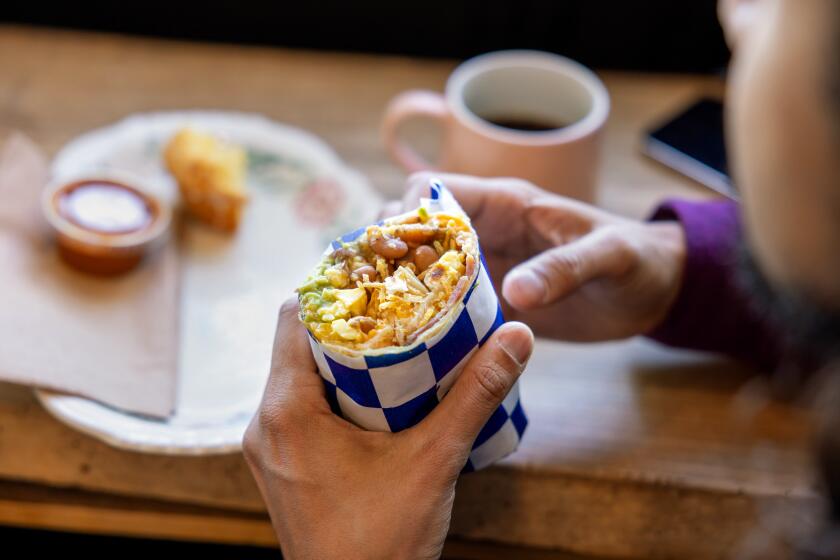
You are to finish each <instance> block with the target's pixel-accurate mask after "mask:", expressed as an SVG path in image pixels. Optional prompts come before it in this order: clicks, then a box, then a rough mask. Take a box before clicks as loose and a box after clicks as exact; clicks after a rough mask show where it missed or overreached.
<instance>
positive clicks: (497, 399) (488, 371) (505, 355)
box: [421, 322, 534, 450]
mask: <svg viewBox="0 0 840 560" xmlns="http://www.w3.org/2000/svg"><path fill="white" fill-rule="evenodd" d="M533 349H534V335H533V334H532V333H531V329H529V328H528V327H527V326H525V325H523V324H522V323H515V322H511V323H505V324H504V325H502V326H501V327H499V329H498V330H497V331H496V332H495V333H493V335H492V336H491V337H490V338H489V339H488V340H487V342H486V343H485V344H484V345H483V346H482V347H481V348H480V349H479V350H478V352H477V353H476V354H475V355H474V356H473V357H472V358H471V359H470V361H469V362H468V363H467V365H466V366H465V367H464V371H462V372H461V375H460V377H458V380H457V381H456V382H455V384H454V385H453V386H452V389H450V391H449V393H448V394H447V395H446V397H445V398H444V399H443V400H442V401H441V402H440V404H439V405H438V406H437V407H435V408H434V410H432V412H431V413H430V414H429V416H428V417H427V418H426V420H424V421H423V422H422V423H421V426H426V429H428V430H429V432H430V433H431V434H434V437H435V438H436V439H438V438H439V437H440V436H441V435H444V436H445V437H449V438H451V441H452V442H453V443H454V444H455V445H458V446H462V447H464V448H465V449H467V450H469V448H470V447H471V446H472V443H473V442H474V441H475V438H476V437H477V436H478V433H479V432H480V431H481V428H483V427H484V424H486V423H487V421H488V420H489V419H490V416H491V415H492V414H493V412H494V411H495V410H496V409H497V408H498V407H499V405H500V404H502V401H503V400H504V399H505V397H506V396H507V394H508V392H510V390H511V388H512V387H513V384H514V383H516V380H517V379H519V376H520V374H521V373H522V370H524V369H525V364H526V363H527V362H528V358H529V357H530V356H531V351H532V350H533Z"/></svg>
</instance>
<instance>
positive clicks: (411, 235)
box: [394, 224, 438, 247]
mask: <svg viewBox="0 0 840 560" xmlns="http://www.w3.org/2000/svg"><path fill="white" fill-rule="evenodd" d="M437 233H438V229H437V228H436V227H435V226H428V225H425V224H407V225H401V226H397V227H396V228H395V229H394V236H395V237H399V238H400V239H402V240H403V241H405V242H406V243H408V244H409V245H413V246H415V247H416V246H418V245H423V244H424V243H428V242H429V241H431V240H432V239H434V238H435V236H436V235H437Z"/></svg>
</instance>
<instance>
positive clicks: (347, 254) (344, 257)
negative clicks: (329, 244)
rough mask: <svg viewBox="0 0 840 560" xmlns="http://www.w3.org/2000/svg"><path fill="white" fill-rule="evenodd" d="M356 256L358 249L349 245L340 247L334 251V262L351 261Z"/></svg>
mask: <svg viewBox="0 0 840 560" xmlns="http://www.w3.org/2000/svg"><path fill="white" fill-rule="evenodd" d="M355 256H356V251H355V250H353V249H350V248H349V247H339V248H338V249H336V250H335V251H333V253H332V258H333V262H336V261H350V260H352V259H353V257H355Z"/></svg>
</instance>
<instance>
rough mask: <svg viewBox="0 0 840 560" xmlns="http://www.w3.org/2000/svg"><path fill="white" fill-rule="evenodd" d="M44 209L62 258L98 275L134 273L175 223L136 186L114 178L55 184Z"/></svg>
mask: <svg viewBox="0 0 840 560" xmlns="http://www.w3.org/2000/svg"><path fill="white" fill-rule="evenodd" d="M41 207H42V209H43V212H44V216H45V217H46V219H47V222H48V223H49V225H50V226H51V228H52V230H53V232H54V233H55V235H56V240H57V242H58V251H59V254H60V256H61V258H62V259H63V260H64V261H65V262H66V263H67V264H69V265H70V266H72V267H73V268H76V269H78V270H81V271H83V272H87V273H91V274H98V275H115V274H122V273H125V272H128V271H129V270H131V269H133V268H135V267H136V266H137V265H138V264H139V263H140V262H141V261H142V260H143V258H144V257H145V256H146V255H147V254H148V253H149V252H150V251H152V250H153V249H154V248H155V247H156V246H158V245H159V244H161V243H162V242H163V240H164V239H165V237H166V234H167V233H168V231H169V226H170V223H171V221H172V215H171V211H170V209H169V208H168V207H167V206H166V205H165V204H164V203H163V202H162V201H161V200H160V199H159V198H157V197H156V196H154V195H152V194H151V193H150V192H149V191H148V190H147V189H144V188H142V187H141V186H140V182H139V181H138V180H136V179H134V178H126V177H122V176H115V175H90V176H83V177H76V178H73V179H71V180H66V179H65V180H60V181H54V182H52V183H51V184H50V185H48V186H47V188H46V189H45V190H44V192H43V195H42V198H41Z"/></svg>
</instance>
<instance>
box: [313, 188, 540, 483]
mask: <svg viewBox="0 0 840 560" xmlns="http://www.w3.org/2000/svg"><path fill="white" fill-rule="evenodd" d="M298 294H299V298H300V319H301V321H302V322H303V323H304V324H305V325H306V327H307V329H308V330H309V333H310V344H311V347H312V353H313V355H314V357H315V362H316V363H317V365H318V371H319V372H320V373H321V377H322V378H323V380H324V385H325V387H326V390H327V391H326V394H327V399H328V400H329V402H330V404H331V406H332V408H333V410H335V411H336V413H338V414H340V415H342V416H343V417H344V418H346V419H348V420H350V421H351V422H353V423H354V424H356V425H357V426H360V427H362V428H365V429H368V430H376V431H389V432H398V431H400V430H405V429H407V428H410V427H412V426H414V425H415V424H417V423H418V422H419V421H421V420H422V419H423V418H425V417H426V415H428V414H429V413H430V412H431V411H432V410H434V409H435V407H436V406H437V405H438V403H439V402H440V401H441V400H442V399H444V397H445V395H446V394H447V392H448V391H449V389H450V388H451V387H452V386H453V384H454V383H455V381H456V380H457V379H458V376H459V375H460V374H461V372H462V371H463V368H464V366H465V364H466V363H467V361H468V360H469V358H470V356H472V355H473V354H475V352H477V351H478V349H479V348H481V346H482V345H484V344H485V342H486V341H487V340H488V339H489V338H490V336H491V335H492V334H493V332H494V331H495V330H496V329H498V328H499V327H500V326H501V325H502V323H503V322H504V319H503V316H502V311H501V307H500V306H499V300H498V298H497V297H496V292H495V291H494V290H493V282H492V281H491V279H490V277H489V275H488V272H487V268H486V266H484V264H483V262H482V257H481V250H480V248H479V240H478V236H477V235H476V233H475V230H474V229H473V228H472V225H471V223H470V219H469V217H468V216H467V215H466V214H465V213H464V211H463V210H462V209H461V207H460V206H459V205H458V203H457V201H456V200H455V199H454V198H453V197H452V194H451V193H450V192H449V191H448V190H447V189H446V187H445V186H444V185H443V184H442V183H440V182H439V181H435V180H432V181H431V182H430V188H429V197H428V198H426V199H424V200H422V201H421V202H420V206H419V207H418V208H414V209H412V210H410V211H409V212H406V213H405V214H402V215H400V216H395V217H392V218H388V219H386V220H383V221H382V222H380V223H377V224H373V225H370V226H367V227H364V228H361V229H359V230H357V231H353V232H350V233H348V234H346V235H344V236H342V237H341V238H339V239H337V240H335V241H334V242H333V243H332V244H331V245H330V247H328V248H327V250H326V251H325V252H324V256H323V259H322V261H321V262H320V263H319V264H318V265H317V266H316V267H315V269H314V271H313V272H312V274H310V276H309V277H308V278H307V280H306V282H305V283H304V284H303V285H302V286H301V287H300V288H299V289H298ZM527 424H528V420H527V418H526V416H525V412H524V410H523V408H522V404H521V403H520V400H519V388H518V386H517V385H515V384H514V386H513V387H512V388H511V390H510V392H509V394H508V395H507V397H506V398H505V399H504V400H503V401H502V403H501V404H500V405H499V406H498V408H497V409H496V410H495V411H494V412H493V414H492V415H491V417H490V419H489V420H488V421H487V423H486V425H485V426H484V428H483V429H482V430H480V431H479V433H478V434H477V436H476V439H475V441H474V442H473V449H472V452H471V453H470V457H469V460H468V461H467V463H466V465H465V466H464V470H465V471H467V472H468V471H473V470H477V469H482V468H484V467H486V466H488V465H491V464H492V463H494V462H496V461H498V460H499V459H501V458H503V457H505V456H506V455H508V454H509V453H511V452H513V450H514V449H516V447H517V445H518V444H519V441H520V439H521V438H522V435H523V433H524V431H525V428H526V426H527Z"/></svg>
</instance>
